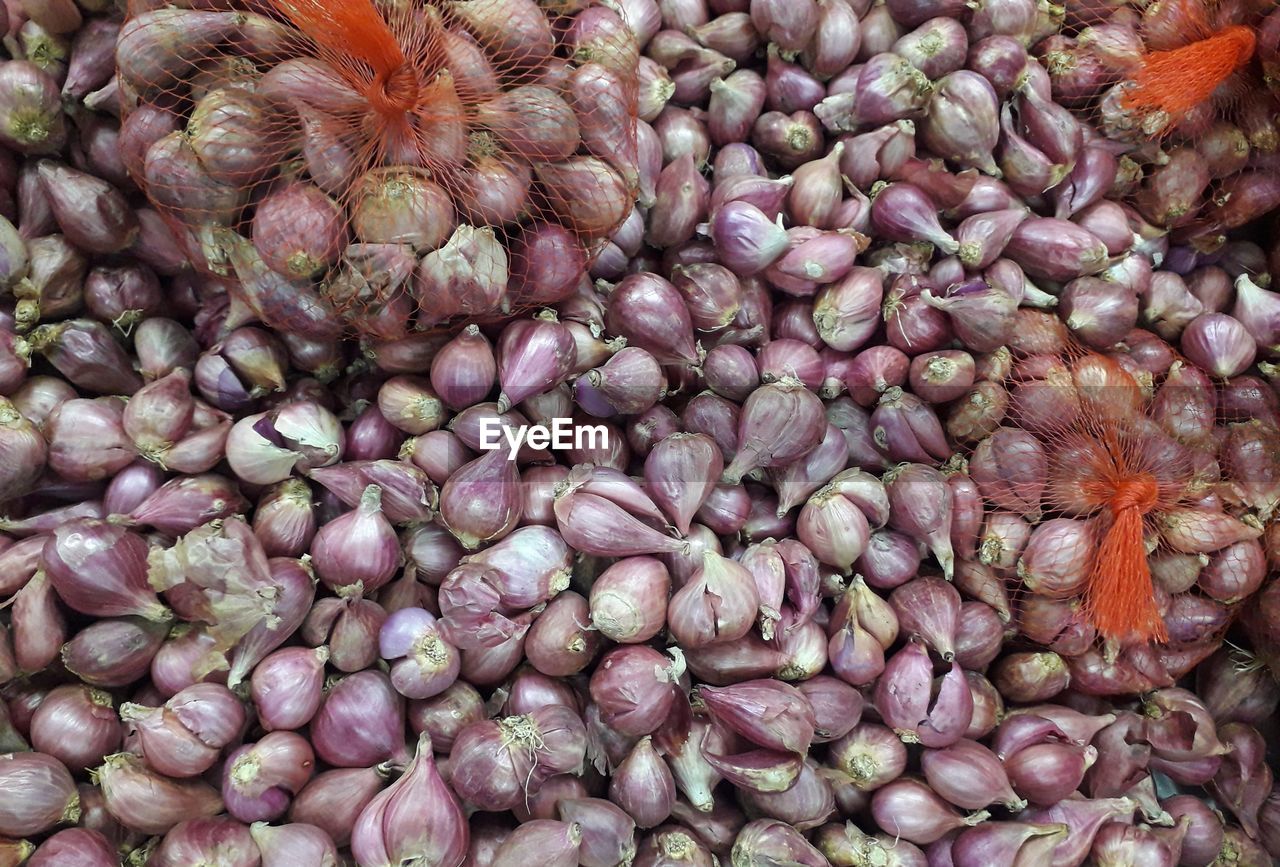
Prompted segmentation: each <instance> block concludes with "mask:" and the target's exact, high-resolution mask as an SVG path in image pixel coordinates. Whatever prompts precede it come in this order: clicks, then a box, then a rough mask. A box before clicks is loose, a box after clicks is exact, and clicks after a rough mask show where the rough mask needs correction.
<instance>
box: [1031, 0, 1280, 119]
mask: <svg viewBox="0 0 1280 867" xmlns="http://www.w3.org/2000/svg"><path fill="white" fill-rule="evenodd" d="M1066 8H1067V17H1066V28H1065V31H1064V36H1063V37H1060V38H1058V39H1055V40H1050V41H1049V42H1048V43H1047V44H1046V45H1044V46H1042V47H1041V51H1040V54H1041V57H1042V61H1043V62H1044V63H1045V65H1046V67H1047V68H1048V69H1049V70H1050V72H1051V73H1054V74H1055V75H1056V77H1057V79H1058V81H1056V82H1055V84H1056V85H1057V87H1056V88H1055V89H1056V90H1058V91H1060V93H1059V97H1060V98H1065V101H1067V102H1068V103H1071V104H1073V105H1074V106H1075V107H1077V108H1078V109H1080V110H1081V111H1082V112H1083V113H1084V114H1085V115H1086V116H1087V117H1088V119H1089V120H1091V121H1092V122H1094V123H1095V124H1096V125H1097V126H1098V127H1099V128H1100V129H1101V130H1102V131H1103V132H1104V133H1105V134H1106V135H1107V136H1108V137H1109V138H1112V139H1114V140H1117V141H1126V142H1131V143H1141V142H1144V141H1147V140H1150V139H1153V138H1156V139H1158V138H1161V137H1163V136H1166V135H1168V134H1170V133H1174V132H1177V133H1179V134H1181V135H1183V136H1186V137H1194V136H1196V135H1197V134H1200V133H1203V132H1204V131H1205V130H1206V129H1207V128H1208V126H1210V125H1211V124H1212V123H1213V122H1214V121H1215V120H1217V119H1218V118H1219V117H1222V116H1224V115H1225V114H1230V113H1231V112H1232V111H1233V109H1234V108H1235V106H1237V105H1238V104H1239V103H1240V101H1241V100H1242V98H1245V97H1246V96H1247V95H1249V93H1250V91H1251V90H1261V84H1262V82H1263V77H1264V70H1263V66H1262V62H1261V60H1260V55H1261V54H1263V53H1265V52H1260V51H1259V44H1258V43H1259V32H1260V29H1261V28H1262V27H1263V22H1264V20H1265V19H1266V17H1267V14H1268V13H1269V12H1272V11H1273V10H1274V9H1275V3H1274V0H1158V2H1128V0H1071V2H1068V3H1067V4H1066Z"/></svg>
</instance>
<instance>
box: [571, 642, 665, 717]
mask: <svg viewBox="0 0 1280 867" xmlns="http://www.w3.org/2000/svg"><path fill="white" fill-rule="evenodd" d="M683 672H684V660H683V658H682V657H681V656H680V655H679V654H678V653H677V654H675V661H674V662H671V661H668V659H667V657H665V656H663V655H662V654H660V653H658V652H657V651H656V650H654V649H652V648H650V647H646V646H644V645H623V646H620V647H615V648H613V649H612V650H610V651H609V652H608V653H606V654H605V655H604V656H603V657H602V658H601V659H600V663H599V665H598V666H596V670H595V672H594V673H593V674H592V676H591V684H590V689H591V699H592V701H594V702H595V703H596V704H597V705H599V707H600V715H601V719H603V720H604V722H605V723H606V724H607V725H609V726H610V727H612V728H614V729H617V730H618V731H619V732H620V733H622V734H625V735H630V736H632V737H640V736H643V735H647V734H652V733H653V732H655V731H657V729H658V727H659V726H661V725H662V724H663V722H665V721H666V719H667V714H668V712H669V711H670V709H671V704H672V702H673V701H674V698H675V696H674V690H673V688H672V685H673V684H674V683H675V682H676V681H677V680H678V679H679V678H680V676H681V674H683Z"/></svg>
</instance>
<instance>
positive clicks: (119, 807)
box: [96, 753, 223, 834]
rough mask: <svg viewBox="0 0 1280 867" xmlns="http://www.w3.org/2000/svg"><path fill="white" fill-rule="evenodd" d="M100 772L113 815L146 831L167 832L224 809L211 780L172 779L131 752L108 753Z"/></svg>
mask: <svg viewBox="0 0 1280 867" xmlns="http://www.w3.org/2000/svg"><path fill="white" fill-rule="evenodd" d="M96 774H97V777H96V778H97V781H98V785H99V786H100V787H101V788H102V794H103V796H104V798H105V799H106V806H107V809H108V810H109V811H110V812H111V815H112V816H114V817H115V818H116V819H117V820H119V821H120V823H121V824H122V825H124V826H125V827H127V828H130V829H133V830H136V831H140V832H142V833H144V834H166V833H168V832H169V831H170V830H171V829H172V828H173V827H174V826H175V825H177V824H179V823H180V822H183V821H186V820H189V819H199V818H205V817H212V816H214V815H217V814H218V813H220V812H221V811H222V806H223V805H222V799H221V798H219V797H218V793H217V792H216V791H215V790H214V789H213V787H211V786H209V785H208V784H207V783H204V782H200V781H198V780H172V779H168V778H166V777H163V776H160V775H159V774H156V773H154V772H153V771H150V770H148V769H147V768H146V767H144V766H143V764H142V762H141V761H140V760H139V759H137V758H136V757H134V756H130V755H128V754H127V753H117V754H116V755H114V756H108V757H107V759H106V761H105V762H104V764H103V765H102V767H100V768H98V770H97V772H96ZM157 796H159V797H157Z"/></svg>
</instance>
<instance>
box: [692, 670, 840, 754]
mask: <svg viewBox="0 0 1280 867" xmlns="http://www.w3.org/2000/svg"><path fill="white" fill-rule="evenodd" d="M700 695H701V697H702V700H703V702H704V703H705V704H706V706H707V710H708V711H709V712H710V713H711V715H712V718H713V719H715V720H716V721H718V722H720V723H722V724H723V725H725V726H728V727H729V728H730V729H732V730H733V731H735V732H737V733H738V734H740V735H742V736H743V737H745V738H747V739H748V740H750V741H751V742H752V743H754V744H757V745H758V746H761V747H764V748H766V749H773V750H780V751H783V752H799V753H803V752H807V750H808V745H809V744H810V743H811V742H812V740H813V735H814V729H815V728H816V721H815V719H814V716H813V707H812V705H810V704H809V701H808V699H806V698H805V697H804V694H803V693H801V692H799V691H798V690H796V689H795V687H791V686H788V685H787V684H784V683H781V682H778V681H771V680H752V681H745V682H743V683H739V684H736V685H734V686H727V687H722V688H719V689H717V688H715V687H703V688H702V689H701V691H700Z"/></svg>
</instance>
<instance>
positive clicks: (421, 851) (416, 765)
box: [351, 735, 469, 863]
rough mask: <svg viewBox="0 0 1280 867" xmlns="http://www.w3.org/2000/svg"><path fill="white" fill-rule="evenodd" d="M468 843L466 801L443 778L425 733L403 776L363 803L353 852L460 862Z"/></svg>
mask: <svg viewBox="0 0 1280 867" xmlns="http://www.w3.org/2000/svg"><path fill="white" fill-rule="evenodd" d="M468 843H469V835H468V831H467V823H466V819H465V816H464V814H463V812H462V807H461V806H460V805H459V803H458V800H457V798H456V797H455V796H454V794H453V793H452V792H451V791H450V789H449V787H448V786H447V785H446V784H445V782H444V780H443V779H441V777H440V773H439V771H438V770H437V768H436V765H435V761H434V759H433V757H432V753H431V740H430V738H428V737H427V736H425V735H423V736H421V737H420V738H419V740H418V749H417V753H416V754H415V756H414V758H413V761H412V762H410V764H409V766H408V768H407V769H406V770H405V774H404V776H402V777H401V778H400V779H399V780H397V781H396V782H395V783H393V784H392V785H391V786H390V787H388V788H386V789H384V790H383V791H382V792H380V793H378V794H377V795H376V796H374V798H373V799H372V800H370V801H369V802H368V803H367V804H366V805H365V807H364V809H362V810H361V812H360V815H359V818H358V819H357V820H356V824H355V827H354V829H353V830H352V835H351V848H352V852H353V853H354V854H355V855H356V857H357V858H359V859H360V860H361V861H367V862H369V863H382V862H386V863H391V862H393V861H405V860H412V859H414V858H418V859H422V860H425V861H428V862H433V863H453V862H460V861H461V860H462V858H463V857H464V855H465V853H466V851H467V846H468Z"/></svg>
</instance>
